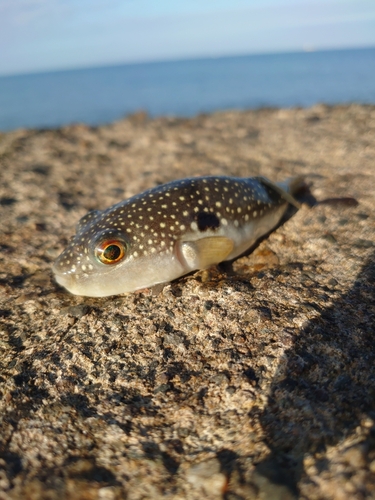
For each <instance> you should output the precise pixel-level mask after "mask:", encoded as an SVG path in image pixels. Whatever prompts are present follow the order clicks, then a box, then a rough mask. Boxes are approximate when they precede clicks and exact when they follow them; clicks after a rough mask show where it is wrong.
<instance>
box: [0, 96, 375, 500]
mask: <svg viewBox="0 0 375 500" xmlns="http://www.w3.org/2000/svg"><path fill="white" fill-rule="evenodd" d="M0 153H1V159H0V162H1V163H0V364H1V371H0V395H1V399H0V419H1V420H0V429H1V432H0V498H1V499H38V498H43V499H44V498H45V499H51V500H52V499H61V498H69V499H85V500H86V499H101V500H112V499H121V498H127V499H129V500H139V499H158V498H167V499H168V498H169V499H202V498H205V499H212V500H214V499H225V500H243V499H254V500H255V499H264V500H277V499H280V500H281V499H293V498H305V499H307V498H308V499H337V500H343V499H347V498H350V499H358V500H362V499H365V498H375V368H374V367H375V326H374V320H375V300H374V299H375V291H374V280H375V107H371V106H357V105H351V106H341V107H334V108H329V107H325V106H316V107H314V108H310V109H293V110H273V109H271V110H267V109H265V110H260V111H246V112H236V111H233V112H225V113H215V114H213V115H210V116H197V117H195V118H193V119H172V118H171V119H169V118H159V119H155V120H149V119H148V118H147V116H145V115H143V114H142V113H140V114H137V115H134V116H131V117H129V118H128V119H124V120H123V121H120V122H118V123H114V124H111V125H108V126H103V127H98V128H89V127H86V126H83V125H75V126H70V127H65V128H62V129H58V130H18V131H15V132H11V133H7V134H1V135H0ZM203 174H228V175H238V176H250V175H257V174H262V175H265V176H267V177H269V178H270V179H272V180H282V179H283V178H285V177H288V176H292V175H297V174H305V175H306V176H307V180H308V183H309V184H310V185H311V189H310V190H311V194H308V193H307V194H305V195H304V199H305V201H306V202H305V203H304V204H303V207H302V209H301V210H299V211H298V212H297V213H294V214H293V213H291V214H290V218H289V219H288V220H287V221H286V222H285V223H284V224H283V225H281V226H280V227H279V228H278V229H277V230H275V231H274V232H272V234H271V235H270V236H269V237H268V238H266V239H264V240H263V241H262V242H261V243H260V244H259V246H258V247H257V248H256V249H255V251H254V252H253V253H252V254H249V255H247V256H244V257H242V258H240V259H238V260H237V261H235V262H234V263H233V266H225V267H223V266H221V267H218V268H215V269H211V270H208V271H204V272H198V273H196V274H194V275H190V276H187V277H185V278H182V279H180V280H178V281H176V282H174V283H172V284H169V285H166V286H165V287H164V288H163V287H159V289H157V290H145V291H143V292H141V293H137V294H129V295H123V296H117V297H110V298H103V299H86V298H82V297H74V296H72V295H70V294H69V293H67V292H65V291H64V290H63V289H61V288H60V287H58V286H57V285H56V284H55V283H54V280H53V278H52V275H51V271H50V266H51V263H52V262H53V260H54V259H55V258H56V257H57V255H58V254H59V253H60V252H61V251H62V249H63V248H64V246H65V245H66V243H67V241H68V239H69V237H70V236H71V235H72V234H73V232H74V227H75V224H76V222H77V221H78V219H79V218H80V217H82V216H83V215H84V214H85V213H86V212H87V211H88V210H90V209H93V208H99V209H102V208H106V207H107V206H109V205H111V204H113V203H115V202H117V201H120V200H121V199H124V198H125V197H128V196H130V195H133V194H135V193H138V192H140V191H142V190H144V189H146V188H149V187H151V186H155V185H156V184H158V183H164V182H166V181H169V180H172V179H176V178H181V177H185V176H190V175H203ZM356 200H357V202H358V203H357V202H356ZM317 202H318V203H317Z"/></svg>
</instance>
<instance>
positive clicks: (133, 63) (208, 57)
mask: <svg viewBox="0 0 375 500" xmlns="http://www.w3.org/2000/svg"><path fill="white" fill-rule="evenodd" d="M371 49H375V45H365V46H354V47H319V48H318V47H314V46H306V47H302V48H300V49H293V50H292V49H291V50H283V51H265V52H241V53H235V54H221V55H205V56H203V55H202V56H186V57H182V58H181V59H179V58H175V57H171V58H165V59H144V60H138V61H124V62H112V63H103V64H100V63H99V64H95V65H87V66H85V65H83V66H71V67H66V68H55V69H44V70H34V71H26V72H24V71H20V72H15V73H4V74H2V73H1V72H0V78H12V77H17V76H32V75H35V76H36V75H46V74H51V73H65V72H74V71H85V70H95V69H103V68H117V67H121V66H141V65H148V64H163V63H178V62H189V61H205V60H213V59H230V58H236V57H251V56H255V57H257V56H268V55H269V56H272V55H282V54H314V53H316V52H343V51H355V50H371Z"/></svg>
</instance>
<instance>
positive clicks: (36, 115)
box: [0, 48, 375, 131]
mask: <svg viewBox="0 0 375 500" xmlns="http://www.w3.org/2000/svg"><path fill="white" fill-rule="evenodd" d="M353 101H354V102H360V103H372V104H375V48H369V49H356V50H339V51H324V52H323V51H322V52H301V53H288V54H273V55H270V54H268V55H251V56H240V57H223V58H217V59H197V60H189V61H174V62H158V63H147V64H131V65H130V64H127V65H122V66H112V67H101V68H92V69H81V70H71V71H58V72H51V73H40V74H32V75H20V76H8V77H1V78H0V130H3V131H4V130H11V129H15V128H18V127H56V126H60V125H64V124H68V123H72V122H85V123H87V124H90V125H98V124H101V123H106V122H111V121H112V120H116V119H119V118H121V117H123V116H124V115H126V114H129V113H133V112H135V111H138V110H145V111H147V112H148V113H149V114H150V115H152V116H157V115H179V116H191V115H194V114H196V113H202V112H210V111H214V110H219V109H230V108H237V109H245V108H258V107H263V106H277V107H290V106H310V105H312V104H315V103H318V102H324V103H327V104H337V103H347V102H353Z"/></svg>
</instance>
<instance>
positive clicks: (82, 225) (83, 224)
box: [76, 210, 100, 233]
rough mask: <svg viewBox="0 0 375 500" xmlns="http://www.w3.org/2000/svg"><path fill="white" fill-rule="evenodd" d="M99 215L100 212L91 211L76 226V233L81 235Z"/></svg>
mask: <svg viewBox="0 0 375 500" xmlns="http://www.w3.org/2000/svg"><path fill="white" fill-rule="evenodd" d="M99 214H100V211H99V210H90V212H88V213H87V214H86V215H84V216H83V217H81V218H80V219H79V221H78V223H77V225H76V232H77V233H80V232H81V231H82V230H83V229H84V228H85V227H86V226H87V225H88V224H89V223H90V222H92V220H93V219H95V217H96V216H97V215H99Z"/></svg>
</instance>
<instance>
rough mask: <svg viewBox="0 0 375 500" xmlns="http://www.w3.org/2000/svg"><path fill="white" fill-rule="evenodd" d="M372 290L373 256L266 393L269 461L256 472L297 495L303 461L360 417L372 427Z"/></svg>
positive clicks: (301, 339)
mask: <svg viewBox="0 0 375 500" xmlns="http://www.w3.org/2000/svg"><path fill="white" fill-rule="evenodd" d="M374 283H375V254H373V255H372V256H371V257H370V259H369V260H368V261H367V262H366V264H365V265H364V266H363V268H362V270H361V272H360V274H359V275H358V277H357V279H356V281H355V283H354V284H353V287H352V288H351V290H350V291H349V292H348V293H347V294H345V295H343V296H342V297H341V298H340V299H339V300H338V301H337V302H336V303H335V305H334V306H333V307H329V308H327V309H325V310H324V311H323V312H322V314H321V316H320V317H319V319H317V320H314V321H311V322H310V323H309V324H308V325H307V327H306V328H304V330H303V331H302V332H301V334H300V335H299V336H298V339H297V341H296V343H295V344H294V346H293V348H291V349H289V350H288V351H287V352H286V353H285V355H286V356H287V363H286V365H283V368H280V370H282V373H280V372H279V373H278V376H277V382H276V381H275V382H274V384H273V385H272V386H271V390H270V396H269V399H268V405H267V408H266V410H265V411H264V413H263V414H262V415H261V417H260V421H261V424H262V426H263V428H264V430H265V433H266V436H267V437H266V442H267V445H268V446H269V448H270V449H271V453H270V454H269V456H268V457H267V458H266V459H265V460H264V461H263V462H261V463H259V464H258V466H257V472H258V473H259V474H261V475H262V476H266V477H267V478H268V479H269V480H270V481H271V482H273V483H277V484H284V485H287V486H288V487H289V488H290V490H291V491H293V492H294V493H297V492H298V483H299V481H300V479H301V478H302V477H303V474H304V470H303V458H304V455H305V454H314V453H316V452H324V450H325V449H326V446H327V445H333V444H337V443H338V442H339V441H340V439H342V438H343V437H344V436H347V435H349V434H351V433H352V432H354V430H355V428H356V427H357V426H358V425H359V423H360V422H361V420H363V418H364V417H366V416H368V417H371V418H372V419H375V333H374V324H375V286H374ZM275 380H276V378H275ZM372 431H375V429H372ZM372 433H374V432H372ZM372 441H374V440H373V439H371V440H370V441H369V442H370V445H369V446H370V447H372V446H373V445H371V442H372ZM326 466H327V464H326Z"/></svg>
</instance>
